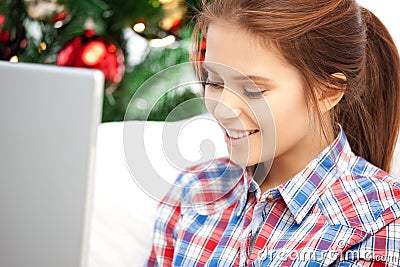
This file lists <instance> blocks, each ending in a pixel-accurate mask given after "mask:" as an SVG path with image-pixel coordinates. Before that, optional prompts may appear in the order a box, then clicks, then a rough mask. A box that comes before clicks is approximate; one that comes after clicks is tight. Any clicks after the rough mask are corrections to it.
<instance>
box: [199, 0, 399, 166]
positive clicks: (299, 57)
mask: <svg viewBox="0 0 400 267" xmlns="http://www.w3.org/2000/svg"><path fill="white" fill-rule="evenodd" d="M202 2H203V5H204V8H203V11H202V12H201V14H200V15H199V16H198V20H197V23H196V27H195V30H194V35H193V36H194V37H196V38H195V39H196V42H195V43H196V44H197V46H196V48H197V49H196V50H195V52H197V54H196V53H194V54H196V57H195V58H196V59H197V60H199V59H200V58H201V40H202V38H200V37H204V34H205V30H206V28H207V25H208V24H209V23H211V22H212V21H218V20H222V21H225V22H228V23H229V24H232V25H236V26H237V27H239V28H241V29H243V30H245V31H247V32H250V33H252V34H255V35H256V36H258V37H260V40H261V41H262V43H263V44H266V45H267V46H269V47H270V46H271V45H273V46H274V48H275V49H276V50H277V51H278V53H279V54H280V55H281V56H282V57H283V59H284V60H285V61H286V62H287V63H288V64H290V65H292V66H293V67H295V68H296V69H297V70H298V71H299V73H301V74H302V78H303V87H304V91H305V94H306V98H307V103H308V104H311V105H310V107H313V108H315V109H318V95H323V94H324V93H325V92H329V91H330V90H332V89H333V90H341V91H342V90H343V91H344V96H343V98H342V99H341V100H340V102H339V103H338V104H337V105H336V106H335V107H334V109H333V112H331V113H330V114H329V115H330V116H331V117H330V118H329V121H328V120H325V119H326V116H323V115H322V113H321V111H319V110H317V111H318V112H319V113H318V114H319V118H318V119H319V121H320V123H321V127H322V132H323V134H324V136H325V138H326V139H327V140H329V141H332V140H333V139H334V134H335V133H334V123H339V124H341V125H342V127H343V129H344V131H345V133H346V135H347V138H348V141H349V143H350V146H351V148H352V150H353V151H354V153H355V154H356V155H359V156H361V157H363V158H365V159H366V160H368V161H369V162H371V163H373V164H374V165H376V166H377V167H380V168H381V169H383V170H385V171H390V163H391V160H392V157H393V152H394V148H395V146H396V141H397V135H398V133H399V128H400V96H399V94H400V73H399V72H400V59H399V54H398V51H397V48H396V46H395V44H394V42H393V39H392V37H391V36H390V34H389V32H388V31H387V29H386V28H385V26H384V25H383V24H382V22H380V20H379V19H378V18H377V17H376V16H375V15H374V14H372V13H371V12H369V11H368V10H367V9H365V8H362V7H360V5H359V4H358V3H357V1H356V0H344V1H337V0H325V1H322V2H321V1H315V0H303V1H298V3H297V4H296V5H293V3H292V1H289V0H287V1H260V0H213V1H205V0H204V1H202ZM206 2H207V4H206ZM208 2H209V3H208ZM311 10H312V11H311ZM335 73H343V74H344V75H345V76H346V81H343V79H340V78H336V77H335V76H334V75H332V74H335ZM344 82H345V83H346V85H345V86H344Z"/></svg>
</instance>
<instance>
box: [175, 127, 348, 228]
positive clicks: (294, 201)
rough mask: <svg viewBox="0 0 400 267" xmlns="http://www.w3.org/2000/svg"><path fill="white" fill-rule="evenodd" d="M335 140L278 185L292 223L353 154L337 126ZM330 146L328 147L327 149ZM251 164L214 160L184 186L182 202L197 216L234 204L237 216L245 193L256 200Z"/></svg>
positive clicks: (256, 189) (335, 176)
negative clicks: (337, 131)
mask: <svg viewBox="0 0 400 267" xmlns="http://www.w3.org/2000/svg"><path fill="white" fill-rule="evenodd" d="M339 129H340V131H339V134H338V136H337V138H336V139H335V141H334V142H333V143H332V144H331V145H330V146H328V147H327V148H325V149H324V151H322V152H321V153H320V154H319V155H318V156H317V157H316V158H315V159H314V160H312V161H311V162H310V163H309V164H307V166H306V167H305V168H304V169H303V170H302V171H301V172H299V173H298V174H297V175H295V176H294V177H293V178H292V179H290V180H289V181H288V182H286V183H284V184H282V185H280V186H278V188H277V191H278V192H279V193H280V195H281V196H282V198H283V200H284V201H285V203H286V205H287V206H288V208H289V210H290V212H291V213H292V214H293V216H294V218H295V220H296V222H297V223H298V224H299V223H301V222H302V221H303V219H304V217H305V216H306V215H307V214H308V213H309V211H310V210H311V208H312V207H313V206H314V204H315V203H316V202H317V200H318V198H319V197H320V196H321V195H322V194H323V193H324V192H325V190H326V189H327V188H328V187H329V186H330V185H332V184H333V183H334V182H335V181H336V180H337V179H338V178H339V177H340V176H341V174H342V173H341V171H340V170H343V168H344V169H347V167H346V166H347V165H348V164H349V161H350V158H351V157H352V156H353V153H352V151H351V149H350V145H349V143H348V141H347V138H346V135H345V133H344V131H343V130H342V127H341V126H340V125H339ZM331 148H332V149H331ZM253 172H254V167H253V166H251V167H245V168H244V167H242V166H239V165H237V164H235V163H233V162H232V161H230V160H229V158H222V159H217V160H215V161H214V162H213V164H211V165H209V167H208V168H206V170H204V169H203V171H201V172H200V173H196V174H194V173H193V176H194V177H193V176H192V178H191V179H189V180H190V182H188V183H187V184H186V186H184V188H183V195H182V205H183V206H186V207H192V208H194V209H195V210H196V212H197V213H199V214H201V215H212V214H215V213H219V212H223V211H224V210H225V209H227V208H228V207H230V206H232V205H233V204H235V203H237V204H238V206H237V209H236V210H237V214H236V215H237V216H240V214H241V213H242V212H243V211H244V210H245V207H246V203H247V199H248V193H254V194H255V196H256V199H260V189H259V186H258V185H257V183H256V182H255V181H254V179H253V178H252V177H253Z"/></svg>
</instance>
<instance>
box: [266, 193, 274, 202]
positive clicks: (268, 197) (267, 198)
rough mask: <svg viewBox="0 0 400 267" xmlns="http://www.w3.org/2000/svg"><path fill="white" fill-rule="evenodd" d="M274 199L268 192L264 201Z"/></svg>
mask: <svg viewBox="0 0 400 267" xmlns="http://www.w3.org/2000/svg"><path fill="white" fill-rule="evenodd" d="M273 199H274V197H273V196H272V194H269V195H268V196H267V197H266V199H265V200H266V201H268V202H270V201H272V200H273Z"/></svg>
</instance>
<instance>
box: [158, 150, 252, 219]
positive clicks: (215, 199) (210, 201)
mask: <svg viewBox="0 0 400 267" xmlns="http://www.w3.org/2000/svg"><path fill="white" fill-rule="evenodd" d="M243 173H244V168H243V167H241V166H239V165H237V164H235V163H233V162H232V161H230V159H229V158H217V159H213V160H210V161H207V162H203V163H200V164H197V165H194V166H191V167H189V168H187V169H185V170H184V171H183V172H181V173H180V174H179V175H178V177H177V179H176V180H175V182H174V184H172V185H171V188H170V189H169V191H168V193H167V195H166V196H165V198H164V199H163V201H162V202H161V205H170V206H171V205H172V206H177V205H179V206H182V207H183V208H182V209H185V210H187V209H195V210H196V212H197V213H200V214H209V213H213V212H216V211H219V210H222V209H225V208H226V207H227V205H228V206H229V205H232V204H233V203H234V202H236V201H237V196H238V195H241V193H240V192H239V191H242V190H243V186H242V184H243V183H242V181H243Z"/></svg>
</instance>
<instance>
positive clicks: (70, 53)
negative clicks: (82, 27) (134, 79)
mask: <svg viewBox="0 0 400 267" xmlns="http://www.w3.org/2000/svg"><path fill="white" fill-rule="evenodd" d="M57 65H59V66H70V67H80V68H91V69H98V70H101V71H102V72H103V73H104V77H105V80H106V87H107V92H106V93H112V92H113V91H114V90H115V89H116V88H117V86H118V84H119V83H120V82H121V80H122V77H123V75H124V71H125V65H124V54H123V52H122V50H121V49H120V48H119V47H118V46H117V45H116V44H114V43H113V42H112V41H110V40H107V39H106V38H104V37H101V36H97V35H94V31H93V30H86V32H85V34H84V35H81V36H77V37H75V38H74V39H72V40H71V41H69V42H68V43H67V44H66V45H65V47H64V48H63V49H61V51H60V52H59V54H58V57H57Z"/></svg>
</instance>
